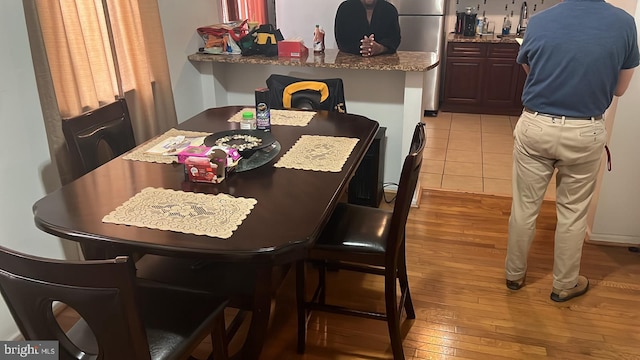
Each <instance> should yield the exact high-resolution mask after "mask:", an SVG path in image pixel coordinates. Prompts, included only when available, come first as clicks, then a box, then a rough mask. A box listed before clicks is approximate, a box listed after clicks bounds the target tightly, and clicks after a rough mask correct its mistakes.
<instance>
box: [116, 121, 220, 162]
mask: <svg viewBox="0 0 640 360" xmlns="http://www.w3.org/2000/svg"><path fill="white" fill-rule="evenodd" d="M207 135H211V133H208V132H199V131H187V130H178V129H170V130H169V131H167V132H166V133H164V134H162V135H160V136H158V137H157V138H155V139H153V140H150V141H149V142H147V143H145V144H143V145H141V146H138V147H136V148H135V149H133V150H131V151H130V152H128V153H126V154H124V155H123V156H122V158H123V159H125V160H136V161H146V162H154V163H161V164H171V163H174V162H178V156H177V155H162V154H154V153H149V152H147V151H148V150H150V149H151V148H153V147H154V146H156V145H158V144H161V143H162V142H163V141H165V140H167V139H169V138H172V137H176V136H185V137H188V138H189V137H193V138H196V137H203V136H207ZM191 145H193V146H199V145H202V144H195V143H194V144H191Z"/></svg>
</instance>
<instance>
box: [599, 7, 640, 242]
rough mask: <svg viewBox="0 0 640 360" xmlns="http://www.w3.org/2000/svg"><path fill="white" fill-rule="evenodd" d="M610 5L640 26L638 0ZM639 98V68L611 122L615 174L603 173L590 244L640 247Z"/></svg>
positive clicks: (613, 169)
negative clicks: (597, 242) (627, 14)
mask: <svg viewBox="0 0 640 360" xmlns="http://www.w3.org/2000/svg"><path fill="white" fill-rule="evenodd" d="M609 2H610V3H612V4H613V5H616V6H619V7H621V8H623V9H625V10H627V11H629V12H630V13H631V14H635V19H636V24H640V3H636V1H635V0H633V1H630V0H617V1H615V0H614V1H609ZM639 35H640V34H639ZM639 38H640V36H639ZM639 98H640V69H638V68H636V71H635V74H634V77H633V79H632V80H631V85H630V86H629V89H628V90H627V92H626V93H625V94H624V96H622V97H621V98H620V99H618V105H617V108H616V111H615V114H614V116H615V119H611V120H613V121H614V123H613V129H612V130H611V131H610V134H609V135H610V140H609V147H610V149H611V153H612V171H611V172H607V171H604V175H603V177H602V180H601V184H600V191H599V194H598V200H597V203H596V205H595V206H594V207H592V208H595V217H594V221H593V225H592V226H591V229H590V233H589V240H591V241H599V242H600V241H601V242H612V243H622V244H640V222H639V221H638V214H640V191H638V185H639V184H640V164H639V163H638V153H640V143H639V142H638V139H637V134H640V119H638V99H639ZM607 121H610V119H609V118H607Z"/></svg>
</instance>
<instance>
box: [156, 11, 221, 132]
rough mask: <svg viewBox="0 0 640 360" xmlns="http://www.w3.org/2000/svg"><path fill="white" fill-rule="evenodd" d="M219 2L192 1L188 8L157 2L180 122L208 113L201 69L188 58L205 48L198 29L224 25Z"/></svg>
mask: <svg viewBox="0 0 640 360" xmlns="http://www.w3.org/2000/svg"><path fill="white" fill-rule="evenodd" d="M218 2H219V1H216V0H189V2H188V5H186V3H185V2H182V1H175V0H158V6H159V8H160V17H161V20H162V30H163V33H164V41H165V45H166V47H167V60H168V62H169V72H170V73H171V86H172V89H173V98H174V100H175V105H176V113H177V116H178V122H182V121H184V120H186V119H188V118H190V117H191V116H193V115H195V114H197V113H199V112H200V111H202V110H204V109H205V108H204V104H205V103H206V101H205V99H204V96H206V95H205V94H206V92H204V91H202V88H201V87H200V85H199V84H200V76H201V75H200V72H199V71H198V66H199V65H198V64H192V63H191V62H190V61H189V60H187V56H189V55H191V54H193V53H195V52H197V51H198V48H200V47H202V46H203V45H204V43H203V41H202V39H201V38H200V36H198V33H197V32H196V29H197V28H198V27H200V26H205V25H211V24H217V23H219V22H220V21H221V20H220V17H221V16H219V14H221V12H219V9H218V7H219V6H218Z"/></svg>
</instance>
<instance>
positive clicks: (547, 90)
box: [517, 0, 640, 117]
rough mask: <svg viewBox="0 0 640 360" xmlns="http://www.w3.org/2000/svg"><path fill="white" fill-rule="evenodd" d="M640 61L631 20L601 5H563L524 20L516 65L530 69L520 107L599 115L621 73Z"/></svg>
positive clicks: (580, 0) (590, 0)
mask: <svg viewBox="0 0 640 360" xmlns="http://www.w3.org/2000/svg"><path fill="white" fill-rule="evenodd" d="M639 57H640V56H639V54H638V35H637V30H636V24H635V21H634V19H633V17H631V15H629V14H627V13H626V12H625V11H624V10H622V9H619V8H616V7H614V6H612V5H610V4H607V3H605V2H604V1H603V0H564V1H563V2H561V3H559V4H558V5H555V6H553V7H551V8H549V9H547V10H545V11H542V12H540V13H539V14H537V15H535V16H532V17H531V19H530V20H529V23H528V26H527V30H526V32H525V36H524V42H523V44H522V47H521V48H520V52H519V53H518V59H517V61H518V63H520V64H528V65H529V66H530V68H531V71H530V72H529V75H528V76H527V81H526V83H525V86H524V91H523V93H522V103H523V104H524V106H525V107H527V108H530V109H532V110H535V111H539V112H541V113H547V114H556V115H565V116H573V117H589V116H596V115H601V114H603V113H604V111H605V110H606V109H607V108H608V107H609V105H610V104H611V100H612V99H613V94H614V91H615V88H616V85H617V83H618V75H619V73H620V70H622V69H631V68H634V67H636V66H638V63H639V61H640V60H639Z"/></svg>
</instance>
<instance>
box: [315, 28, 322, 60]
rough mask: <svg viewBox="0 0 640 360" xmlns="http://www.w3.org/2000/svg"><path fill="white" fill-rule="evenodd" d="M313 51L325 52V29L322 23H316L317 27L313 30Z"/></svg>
mask: <svg viewBox="0 0 640 360" xmlns="http://www.w3.org/2000/svg"><path fill="white" fill-rule="evenodd" d="M313 52H314V53H318V54H319V53H323V52H324V30H323V29H322V27H321V26H320V25H316V29H315V30H314V31H313Z"/></svg>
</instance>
